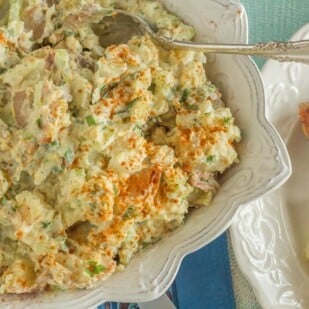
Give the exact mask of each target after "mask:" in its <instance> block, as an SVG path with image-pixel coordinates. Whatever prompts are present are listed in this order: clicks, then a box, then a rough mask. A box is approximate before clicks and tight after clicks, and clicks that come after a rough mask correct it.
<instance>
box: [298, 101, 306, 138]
mask: <svg viewBox="0 0 309 309" xmlns="http://www.w3.org/2000/svg"><path fill="white" fill-rule="evenodd" d="M298 114H299V119H300V122H301V124H302V129H303V131H304V134H305V135H306V136H307V137H308V138H309V102H305V103H301V104H299V110H298Z"/></svg>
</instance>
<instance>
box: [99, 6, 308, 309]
mask: <svg viewBox="0 0 309 309" xmlns="http://www.w3.org/2000/svg"><path fill="white" fill-rule="evenodd" d="M242 3H243V4H244V6H245V8H246V10H247V14H248V18H249V41H250V43H257V42H267V41H286V40H288V39H289V38H290V37H291V36H292V34H293V33H295V32H296V31H297V30H298V29H299V28H300V27H302V26H303V25H304V24H306V23H308V22H309V0H243V1H242ZM255 61H256V63H257V64H258V66H259V67H260V68H261V67H262V66H263V64H264V62H265V60H263V59H262V58H255ZM227 239H228V235H227V234H225V235H223V236H221V237H219V238H218V239H217V240H215V241H214V242H213V243H212V244H210V245H209V246H207V247H206V248H203V249H201V250H199V251H197V252H195V253H193V254H191V255H189V256H188V257H186V258H185V260H184V262H183V264H182V266H181V268H180V270H179V273H178V275H177V278H176V281H175V282H174V284H173V285H172V287H171V288H170V290H169V292H168V295H169V296H170V298H171V299H172V300H173V302H174V304H175V305H176V307H177V308H178V309H187V308H194V309H195V308H196V309H204V308H205V309H208V308H210V309H212V308H216V309H217V308H222V309H233V308H240V309H243V308H244V309H258V308H260V306H259V304H258V303H257V301H256V299H255V297H254V294H253V292H252V290H251V288H250V286H249V285H248V283H247V281H246V279H245V278H244V277H243V276H242V275H241V273H240V271H239V269H238V267H237V263H236V261H235V257H234V255H233V252H232V248H231V246H230V245H229V246H228V245H227ZM99 309H138V305H137V304H117V303H106V304H104V305H102V306H100V307H99ZM158 309H161V308H158ZM162 309H164V308H162Z"/></svg>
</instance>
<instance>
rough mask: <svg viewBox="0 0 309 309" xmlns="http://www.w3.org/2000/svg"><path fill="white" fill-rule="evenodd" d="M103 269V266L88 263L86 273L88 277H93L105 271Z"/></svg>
mask: <svg viewBox="0 0 309 309" xmlns="http://www.w3.org/2000/svg"><path fill="white" fill-rule="evenodd" d="M105 269H106V268H105V266H103V265H101V264H98V263H97V262H96V261H89V262H88V267H87V268H86V272H87V274H88V275H89V276H90V277H93V276H94V275H98V274H100V273H101V272H103V271H105Z"/></svg>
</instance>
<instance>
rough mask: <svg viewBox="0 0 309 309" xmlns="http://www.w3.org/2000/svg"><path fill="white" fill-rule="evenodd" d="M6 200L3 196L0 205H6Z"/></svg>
mask: <svg viewBox="0 0 309 309" xmlns="http://www.w3.org/2000/svg"><path fill="white" fill-rule="evenodd" d="M7 201H8V200H7V198H6V197H5V196H4V197H3V198H2V199H1V202H0V205H1V206H3V205H4V204H6V203H7Z"/></svg>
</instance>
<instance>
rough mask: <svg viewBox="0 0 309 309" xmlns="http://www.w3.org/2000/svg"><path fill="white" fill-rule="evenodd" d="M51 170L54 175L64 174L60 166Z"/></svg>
mask: <svg viewBox="0 0 309 309" xmlns="http://www.w3.org/2000/svg"><path fill="white" fill-rule="evenodd" d="M51 170H52V172H53V173H54V174H60V173H61V172H62V168H61V167H60V166H53V167H52V169H51Z"/></svg>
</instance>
